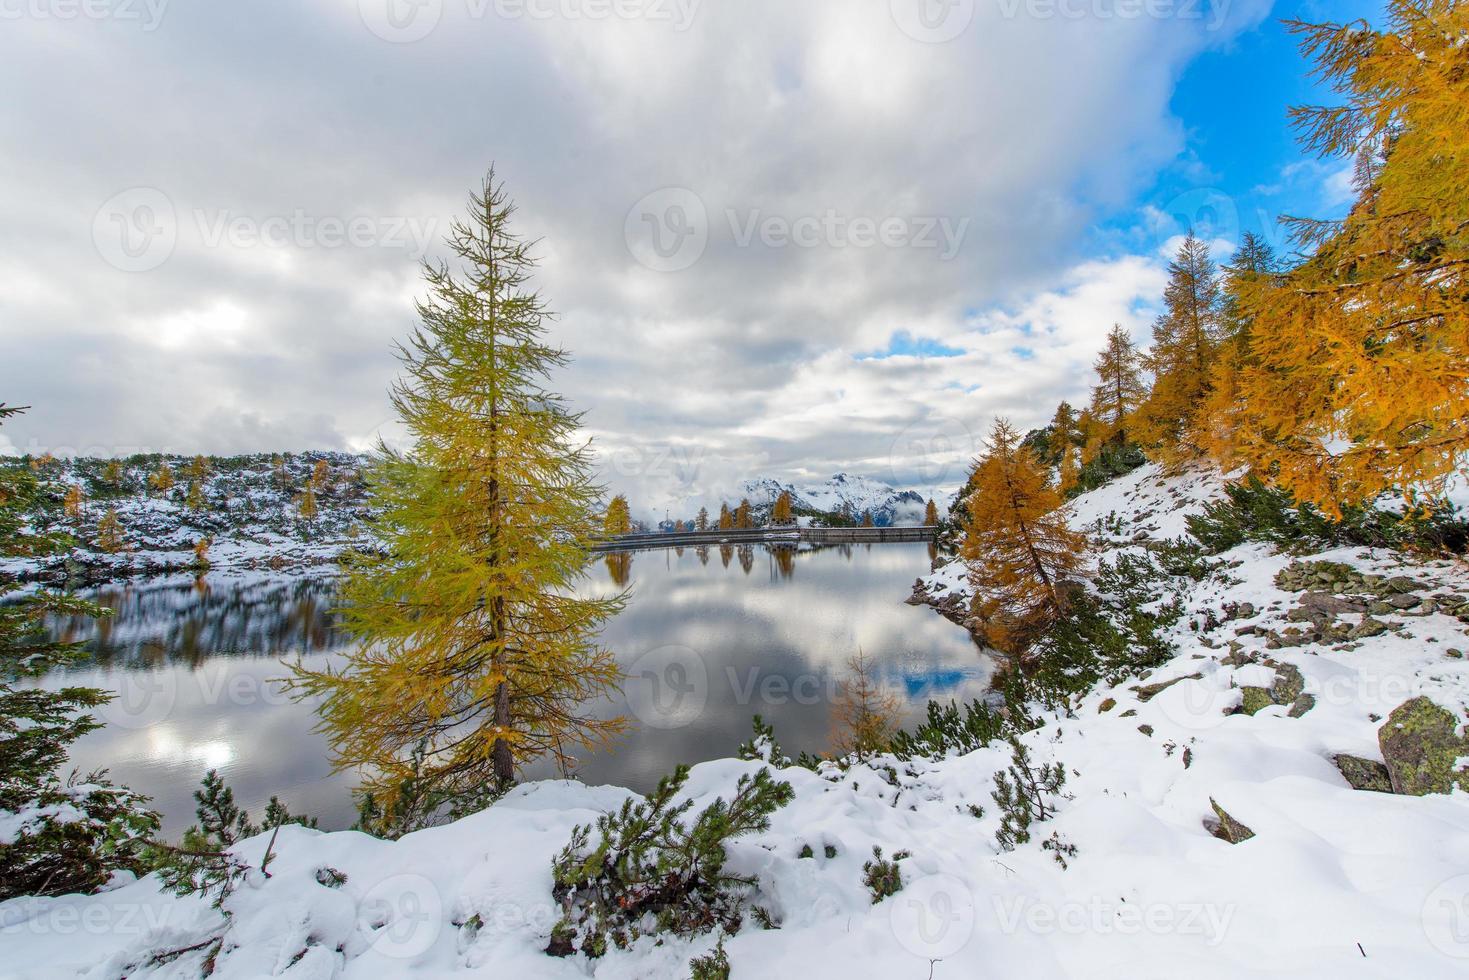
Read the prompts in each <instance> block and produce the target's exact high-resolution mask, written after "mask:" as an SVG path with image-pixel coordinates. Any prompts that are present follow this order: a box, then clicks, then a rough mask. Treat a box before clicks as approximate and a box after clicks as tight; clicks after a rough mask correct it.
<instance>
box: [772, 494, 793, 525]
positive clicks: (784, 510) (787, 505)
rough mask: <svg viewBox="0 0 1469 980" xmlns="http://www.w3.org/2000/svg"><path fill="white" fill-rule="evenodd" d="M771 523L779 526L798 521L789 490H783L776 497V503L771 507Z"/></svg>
mask: <svg viewBox="0 0 1469 980" xmlns="http://www.w3.org/2000/svg"><path fill="white" fill-rule="evenodd" d="M770 523H772V524H775V525H778V526H784V525H787V524H794V523H796V515H795V513H794V511H793V508H792V505H791V494H790V491H789V490H782V491H781V492H780V496H778V497H776V498H775V505H774V506H773V507H771V509H770Z"/></svg>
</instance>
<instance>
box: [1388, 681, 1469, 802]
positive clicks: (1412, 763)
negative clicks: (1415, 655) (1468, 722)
mask: <svg viewBox="0 0 1469 980" xmlns="http://www.w3.org/2000/svg"><path fill="white" fill-rule="evenodd" d="M1377 745H1378V748H1380V749H1381V750H1382V758H1383V761H1384V762H1386V763H1387V771H1388V774H1389V775H1390V776H1391V777H1392V788H1393V792H1395V793H1401V794H1403V795H1405V796H1425V795H1427V794H1429V793H1448V792H1451V791H1452V790H1453V787H1454V786H1455V785H1456V784H1457V785H1458V786H1460V787H1461V788H1463V789H1465V790H1469V773H1466V772H1465V771H1464V770H1462V769H1459V768H1458V767H1457V766H1456V765H1455V763H1456V761H1457V760H1458V759H1459V758H1460V757H1462V756H1466V755H1469V739H1465V738H1461V737H1460V736H1459V734H1458V720H1457V719H1456V718H1455V717H1454V716H1453V715H1452V714H1450V713H1449V712H1448V711H1447V710H1446V709H1444V708H1441V707H1439V706H1438V705H1437V704H1434V703H1433V702H1432V701H1430V700H1429V699H1428V698H1425V697H1418V698H1414V699H1413V700H1411V701H1405V702H1403V703H1402V704H1400V705H1398V706H1397V707H1396V708H1394V709H1393V712H1392V714H1390V715H1388V716H1387V721H1386V722H1385V723H1384V724H1383V726H1382V727H1381V728H1379V729H1378V730H1377Z"/></svg>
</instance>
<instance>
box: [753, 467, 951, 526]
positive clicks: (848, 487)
mask: <svg viewBox="0 0 1469 980" xmlns="http://www.w3.org/2000/svg"><path fill="white" fill-rule="evenodd" d="M782 491H785V492H788V493H790V495H791V502H792V504H793V505H794V507H795V508H796V510H798V511H815V512H819V513H823V514H837V513H843V512H844V511H845V512H846V513H849V514H851V516H852V517H853V518H854V519H857V520H860V519H861V517H862V515H863V514H864V513H866V512H869V511H870V512H871V514H872V522H873V523H874V524H876V525H877V526H878V527H893V526H910V525H918V524H922V523H923V508H924V506H925V505H926V504H927V502H928V501H927V500H926V498H924V497H923V496H922V495H921V494H919V493H917V492H915V491H913V490H896V489H894V488H893V487H890V486H888V485H887V484H885V483H879V482H878V481H876V480H871V479H868V478H867V477H864V476H853V475H851V474H849V473H838V474H836V475H835V476H833V477H832V478H831V479H829V480H827V481H826V482H825V483H816V484H803V485H797V484H793V483H781V482H779V481H777V480H768V479H767V480H749V481H746V482H745V483H744V484H743V485H742V486H741V493H742V495H743V496H745V497H748V498H749V500H750V502H751V503H752V504H754V505H756V506H757V507H759V508H768V507H769V505H770V504H771V503H773V502H774V501H775V498H776V497H779V496H780V494H781V492H782Z"/></svg>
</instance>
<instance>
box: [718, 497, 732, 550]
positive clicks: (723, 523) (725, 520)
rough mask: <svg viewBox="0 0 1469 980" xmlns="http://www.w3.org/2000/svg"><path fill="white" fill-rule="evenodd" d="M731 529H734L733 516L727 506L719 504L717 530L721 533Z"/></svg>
mask: <svg viewBox="0 0 1469 980" xmlns="http://www.w3.org/2000/svg"><path fill="white" fill-rule="evenodd" d="M732 527H734V514H732V513H731V512H730V509H729V504H720V505H719V529H720V530H721V531H728V530H729V529H730V528H732ZM726 564H727V563H726Z"/></svg>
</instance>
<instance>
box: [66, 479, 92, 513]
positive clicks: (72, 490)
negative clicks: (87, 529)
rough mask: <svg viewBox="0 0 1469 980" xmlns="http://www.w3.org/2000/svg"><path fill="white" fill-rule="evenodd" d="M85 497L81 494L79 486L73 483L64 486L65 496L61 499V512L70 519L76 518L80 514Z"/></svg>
mask: <svg viewBox="0 0 1469 980" xmlns="http://www.w3.org/2000/svg"><path fill="white" fill-rule="evenodd" d="M86 499H87V498H86V497H85V496H84V495H83V494H82V488H81V486H80V485H79V484H76V483H73V484H72V485H71V486H69V487H67V488H66V497H65V499H64V500H63V501H62V513H64V514H65V515H66V516H67V518H68V519H70V520H73V521H74V520H77V519H78V518H80V517H81V516H82V504H83V503H84V502H85V501H86Z"/></svg>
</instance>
